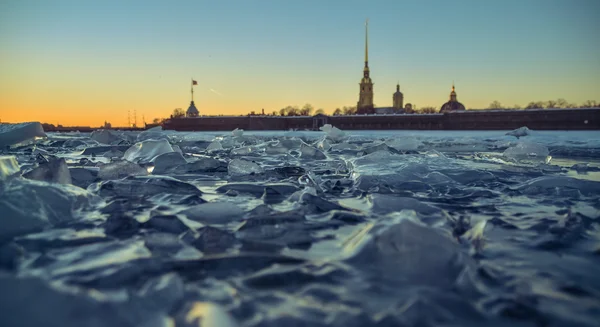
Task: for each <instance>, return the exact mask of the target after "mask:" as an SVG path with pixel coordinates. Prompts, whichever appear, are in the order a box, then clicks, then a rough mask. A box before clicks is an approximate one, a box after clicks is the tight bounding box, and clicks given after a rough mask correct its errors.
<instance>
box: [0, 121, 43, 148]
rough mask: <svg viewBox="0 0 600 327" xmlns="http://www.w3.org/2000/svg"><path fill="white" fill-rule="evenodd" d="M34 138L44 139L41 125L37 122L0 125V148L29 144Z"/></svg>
mask: <svg viewBox="0 0 600 327" xmlns="http://www.w3.org/2000/svg"><path fill="white" fill-rule="evenodd" d="M36 137H46V133H44V128H42V124H40V123H38V122H31V123H20V124H0V148H4V147H7V146H15V145H20V144H25V143H29V142H31V141H34V140H35V138H36Z"/></svg>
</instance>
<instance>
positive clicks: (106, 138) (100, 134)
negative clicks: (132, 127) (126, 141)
mask: <svg viewBox="0 0 600 327" xmlns="http://www.w3.org/2000/svg"><path fill="white" fill-rule="evenodd" d="M90 138H91V139H92V140H95V141H97V142H98V143H101V144H106V145H109V144H113V143H117V142H120V141H122V140H123V138H122V137H121V136H120V135H119V134H117V133H116V132H114V131H111V130H107V129H101V130H97V131H93V132H92V134H91V135H90Z"/></svg>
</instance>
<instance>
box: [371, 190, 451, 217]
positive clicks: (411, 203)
mask: <svg viewBox="0 0 600 327" xmlns="http://www.w3.org/2000/svg"><path fill="white" fill-rule="evenodd" d="M369 200H370V202H371V206H372V211H373V212H374V213H380V214H387V213H391V212H396V211H401V210H414V211H416V212H418V213H421V214H425V215H431V214H436V213H440V212H441V209H440V208H437V207H434V206H432V205H429V204H426V203H423V202H421V201H419V200H417V199H413V198H407V197H399V196H393V195H387V194H371V195H369Z"/></svg>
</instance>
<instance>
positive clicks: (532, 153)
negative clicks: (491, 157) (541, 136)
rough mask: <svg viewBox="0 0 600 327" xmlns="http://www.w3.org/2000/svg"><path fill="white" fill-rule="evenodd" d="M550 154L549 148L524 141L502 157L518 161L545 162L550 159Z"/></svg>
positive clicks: (508, 150)
mask: <svg viewBox="0 0 600 327" xmlns="http://www.w3.org/2000/svg"><path fill="white" fill-rule="evenodd" d="M548 153H549V152H548V148H547V147H546V146H544V145H542V144H538V143H533V142H525V141H522V142H519V143H518V144H517V145H515V146H513V147H510V148H508V149H506V150H505V151H504V153H503V154H502V155H503V156H505V157H507V158H511V159H514V160H517V161H522V160H533V161H541V162H545V161H546V160H547V158H548Z"/></svg>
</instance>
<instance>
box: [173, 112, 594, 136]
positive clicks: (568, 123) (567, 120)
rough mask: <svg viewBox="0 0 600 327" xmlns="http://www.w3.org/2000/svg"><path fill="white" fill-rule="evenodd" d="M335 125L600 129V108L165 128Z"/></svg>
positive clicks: (214, 121) (242, 120)
mask: <svg viewBox="0 0 600 327" xmlns="http://www.w3.org/2000/svg"><path fill="white" fill-rule="evenodd" d="M324 124H332V125H333V126H336V127H338V128H340V129H342V130H344V129H346V130H385V129H389V130H390V129H391V130H393V129H406V130H512V129H516V128H519V127H521V126H527V127H529V128H530V129H533V130H600V108H594V109H542V110H497V111H496V110H489V111H488V110H485V111H483V110H472V111H463V112H448V113H444V114H427V115H413V114H408V115H352V116H324V115H320V116H314V117H311V116H306V117H277V116H275V117H274V116H230V117H198V118H180V119H171V120H168V121H166V122H165V124H164V128H165V129H172V130H179V131H231V130H233V129H236V128H240V129H244V130H289V129H298V130H316V129H318V127H320V126H323V125H324Z"/></svg>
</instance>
